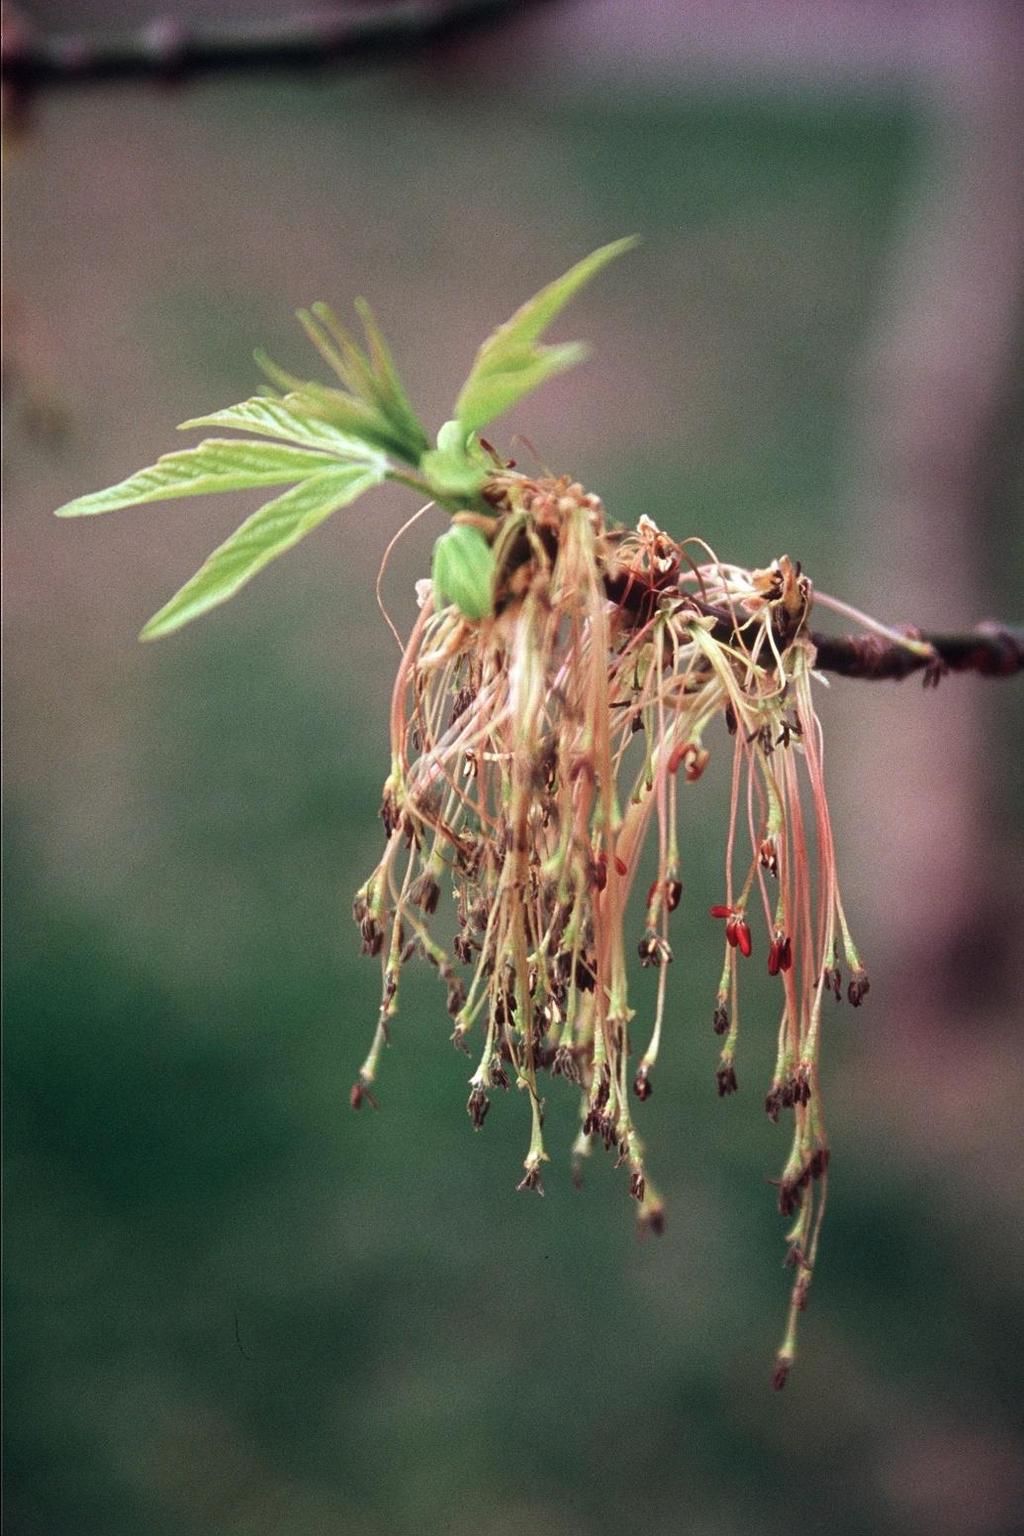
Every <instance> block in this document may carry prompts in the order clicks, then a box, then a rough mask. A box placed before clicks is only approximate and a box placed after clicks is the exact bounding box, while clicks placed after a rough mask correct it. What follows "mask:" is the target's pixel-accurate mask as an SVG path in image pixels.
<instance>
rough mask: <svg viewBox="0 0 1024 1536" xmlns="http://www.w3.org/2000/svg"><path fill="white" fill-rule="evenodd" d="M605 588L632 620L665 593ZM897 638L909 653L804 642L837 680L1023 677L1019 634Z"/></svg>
mask: <svg viewBox="0 0 1024 1536" xmlns="http://www.w3.org/2000/svg"><path fill="white" fill-rule="evenodd" d="M605 587H606V590H607V592H608V595H609V597H611V598H612V599H613V600H614V601H615V602H617V603H618V604H619V605H620V607H622V608H625V609H628V610H629V611H630V612H631V613H634V614H636V615H637V617H638V618H643V617H645V616H649V614H650V613H651V612H653V610H654V607H655V606H656V605H657V603H658V601H659V600H660V599H661V598H663V597H664V596H665V590H666V589H665V588H661V589H660V590H659V589H658V588H657V587H648V586H641V585H640V584H639V583H632V584H628V583H625V582H624V581H623V580H622V578H621V577H620V576H612V577H608V578H606V580H605ZM686 601H687V602H688V603H690V604H691V605H692V606H693V607H694V608H695V609H696V610H697V611H698V612H699V613H702V614H704V616H705V617H706V618H710V619H713V620H714V626H713V629H712V633H713V634H714V636H715V639H716V640H720V641H721V642H722V643H723V644H725V645H729V644H732V643H733V642H734V641H735V639H736V622H735V619H734V616H733V615H732V614H731V613H730V612H729V611H728V609H726V608H722V607H716V606H715V604H713V603H709V602H706V601H705V600H704V599H703V598H702V597H698V596H697V595H696V594H695V593H692V592H688V593H687V594H686ZM903 633H904V634H905V635H906V638H907V640H908V641H913V642H914V645H913V647H911V646H909V645H901V644H900V643H899V641H890V640H885V639H883V638H882V637H881V636H879V635H874V634H866V635H826V634H822V633H820V632H819V631H817V630H811V631H810V634H809V638H810V640H811V643H812V645H813V646H814V648H815V650H816V651H817V653H818V654H817V659H816V661H815V667H816V669H817V670H818V671H819V672H832V673H835V674H836V675H837V676H839V677H862V678H872V679H884V678H889V679H891V680H893V681H896V682H898V681H899V680H900V679H901V678H904V677H909V676H910V674H911V673H912V672H923V673H924V682H925V686H926V687H928V686H933V685H934V684H936V683H937V682H938V681H939V679H940V678H941V677H942V676H943V675H944V674H945V673H946V672H974V673H976V674H977V675H978V676H979V677H1012V676H1014V675H1015V674H1016V673H1018V672H1024V629H1019V628H1015V627H1012V626H1010V625H1008V624H999V623H995V622H993V621H991V620H990V621H988V622H986V623H984V624H979V625H978V626H977V628H976V629H971V630H967V631H966V632H965V633H962V634H932V633H930V632H928V631H924V630H919V629H914V628H910V627H905V628H904V629H903Z"/></svg>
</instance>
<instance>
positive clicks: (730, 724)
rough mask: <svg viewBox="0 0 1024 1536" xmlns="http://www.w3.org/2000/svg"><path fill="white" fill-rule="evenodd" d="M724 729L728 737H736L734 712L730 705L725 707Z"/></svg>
mask: <svg viewBox="0 0 1024 1536" xmlns="http://www.w3.org/2000/svg"><path fill="white" fill-rule="evenodd" d="M725 728H726V730H727V731H728V732H729V735H730V736H735V735H736V711H735V710H734V709H733V707H732V705H731V704H727V705H726V706H725Z"/></svg>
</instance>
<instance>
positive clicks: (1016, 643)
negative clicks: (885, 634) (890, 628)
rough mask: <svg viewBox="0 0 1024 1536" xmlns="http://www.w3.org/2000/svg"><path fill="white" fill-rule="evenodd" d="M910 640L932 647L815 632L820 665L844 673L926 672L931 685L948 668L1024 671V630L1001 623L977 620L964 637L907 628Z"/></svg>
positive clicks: (988, 673)
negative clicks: (926, 651) (922, 649)
mask: <svg viewBox="0 0 1024 1536" xmlns="http://www.w3.org/2000/svg"><path fill="white" fill-rule="evenodd" d="M908 638H913V639H914V640H918V641H922V642H923V643H924V644H925V645H928V646H930V647H931V650H932V655H931V657H928V656H920V655H918V654H917V653H916V652H914V651H909V650H907V649H906V648H905V647H904V646H901V645H895V644H893V643H891V642H890V641H887V640H880V639H879V638H878V637H877V636H875V635H857V636H845V637H842V638H840V637H839V636H836V635H821V634H817V633H816V632H814V631H812V632H811V643H812V644H813V645H814V647H815V649H816V650H817V652H818V660H817V667H818V669H819V671H822V672H835V673H838V674H839V676H841V677H870V678H893V679H896V680H899V679H900V678H904V677H909V675H910V674H911V672H923V673H924V683H925V686H926V687H928V686H929V685H930V684H934V683H937V682H938V681H939V678H940V677H941V676H942V675H943V674H944V673H945V672H976V673H977V674H978V675H979V676H980V677H1011V676H1013V674H1014V673H1016V672H1024V630H1021V629H1009V628H1007V626H1006V625H1003V624H993V623H988V624H979V625H978V627H977V629H973V630H969V631H968V632H967V633H966V634H961V635H934V634H924V633H920V632H918V631H917V630H914V631H910V632H908Z"/></svg>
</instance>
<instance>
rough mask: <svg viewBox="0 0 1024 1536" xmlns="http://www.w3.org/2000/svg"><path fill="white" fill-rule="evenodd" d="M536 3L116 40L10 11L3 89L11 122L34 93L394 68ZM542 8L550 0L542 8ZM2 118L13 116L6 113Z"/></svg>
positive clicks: (274, 22)
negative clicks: (52, 26) (376, 65)
mask: <svg viewBox="0 0 1024 1536" xmlns="http://www.w3.org/2000/svg"><path fill="white" fill-rule="evenodd" d="M540 3H542V0H518V3H517V0H376V3H372V4H355V5H353V4H336V5H331V6H323V7H321V8H319V9H317V10H311V11H301V12H293V13H289V14H286V15H283V16H270V17H266V16H264V17H254V18H252V19H249V20H244V21H234V20H232V21H225V22H221V23H213V24H196V23H193V22H188V21H183V20H182V19H181V18H180V17H179V16H177V15H171V16H163V17H154V19H153V20H152V21H151V22H149V23H148V24H147V25H145V26H143V27H140V28H137V29H135V30H133V31H128V32H123V33H121V34H117V35H114V36H109V37H108V36H99V35H95V36H91V35H88V34H84V33H81V34H72V33H59V34H53V35H48V34H45V33H41V32H38V31H37V30H35V29H34V28H33V27H32V26H31V25H30V24H28V23H27V22H26V21H25V20H24V18H22V17H21V16H20V15H19V14H18V13H17V11H14V10H7V11H6V12H5V15H4V24H3V52H2V59H3V85H4V94H5V98H6V97H7V96H8V95H11V96H12V97H13V103H14V104H15V105H16V108H17V115H20V114H22V113H23V112H24V108H25V105H26V103H27V101H28V100H30V98H31V95H32V93H33V92H34V91H37V90H39V89H42V88H46V89H52V88H55V87H58V86H68V85H76V86H79V85H100V84H107V83H109V82H111V81H118V80H162V81H173V82H174V83H175V84H177V83H179V82H181V81H183V80H188V79H192V78H195V77H196V76H199V75H210V74H227V73H233V72H238V71H245V72H251V71H254V70H260V69H272V70H280V69H306V68H314V69H318V68H321V67H323V66H325V65H338V64H342V63H352V64H355V63H364V62H382V61H387V62H388V63H392V62H396V61H397V60H398V59H400V58H404V57H406V56H408V55H409V54H413V53H416V52H418V51H420V50H422V49H423V48H425V47H427V46H428V45H430V44H433V43H442V42H450V41H452V40H454V39H456V38H459V37H461V36H464V35H466V34H468V33H470V32H472V31H474V30H476V29H477V28H480V27H484V26H487V25H490V24H493V23H496V22H500V21H502V20H505V19H508V18H510V17H511V16H512V15H513V14H515V15H516V16H519V15H521V14H522V12H523V11H524V10H526V9H528V8H529V7H530V6H532V5H539V4H540ZM544 3H549V0H544ZM4 115H5V119H6V118H8V117H9V116H11V115H15V113H14V111H13V109H12V104H11V103H7V104H6V105H5V114H4Z"/></svg>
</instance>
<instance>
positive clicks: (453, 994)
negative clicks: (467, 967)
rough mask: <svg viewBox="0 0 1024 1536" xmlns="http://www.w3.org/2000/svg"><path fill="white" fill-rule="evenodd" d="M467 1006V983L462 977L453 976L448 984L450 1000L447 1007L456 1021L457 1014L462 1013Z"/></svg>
mask: <svg viewBox="0 0 1024 1536" xmlns="http://www.w3.org/2000/svg"><path fill="white" fill-rule="evenodd" d="M465 1004H466V983H465V982H464V981H463V979H462V977H461V976H452V977H451V978H450V979H449V982H448V999H447V1002H446V1004H445V1006H446V1007H447V1009H448V1012H449V1014H450V1015H451V1017H452V1018H453V1019H454V1017H455V1015H456V1014H457V1013H461V1012H462V1010H463V1008H464V1007H465Z"/></svg>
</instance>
